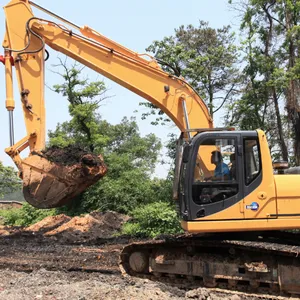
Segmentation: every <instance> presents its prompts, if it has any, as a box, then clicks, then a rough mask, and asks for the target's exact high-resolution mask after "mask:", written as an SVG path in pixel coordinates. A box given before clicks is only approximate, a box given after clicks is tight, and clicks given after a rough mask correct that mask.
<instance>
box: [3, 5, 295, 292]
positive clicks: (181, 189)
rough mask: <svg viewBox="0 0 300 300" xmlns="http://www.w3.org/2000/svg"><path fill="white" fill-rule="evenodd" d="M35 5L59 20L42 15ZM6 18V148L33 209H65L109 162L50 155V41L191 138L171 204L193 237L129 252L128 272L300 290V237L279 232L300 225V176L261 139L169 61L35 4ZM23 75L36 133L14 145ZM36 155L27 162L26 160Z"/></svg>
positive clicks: (8, 11)
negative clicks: (232, 122)
mask: <svg viewBox="0 0 300 300" xmlns="http://www.w3.org/2000/svg"><path fill="white" fill-rule="evenodd" d="M32 7H35V8H37V9H38V10H41V11H43V12H44V13H46V14H48V15H49V16H51V17H52V18H55V19H56V20H57V22H54V21H49V20H46V19H41V18H39V17H36V16H34V15H33V12H32ZM4 11H5V17H6V34H5V37H4V41H3V47H4V56H2V57H0V60H1V61H2V62H3V63H4V65H5V78H6V95H7V99H6V108H7V110H8V112H9V119H10V143H11V144H10V147H8V148H7V149H6V150H5V151H6V153H7V154H8V155H10V157H11V158H12V159H13V161H14V162H15V164H16V166H17V167H18V169H19V173H20V177H21V178H22V180H23V191H24V196H25V199H26V200H27V201H28V202H29V203H30V204H32V205H33V206H35V207H38V208H50V207H57V206H60V205H63V204H65V203H67V202H68V201H70V200H71V199H72V198H73V197H74V196H75V195H77V194H79V193H81V192H82V191H83V190H84V189H86V188H87V187H88V186H89V185H91V184H93V183H94V182H96V181H97V180H99V179H100V178H101V177H102V176H103V175H104V174H105V172H106V166H105V165H104V163H103V161H102V158H101V157H93V156H92V154H86V155H84V157H82V158H81V159H80V160H79V161H78V162H77V163H76V164H74V165H68V166H66V165H62V164H59V163H56V162H53V161H49V160H48V159H47V157H45V155H44V154H43V149H44V148H45V108H44V73H45V72H44V69H45V67H44V65H45V60H46V59H47V50H46V49H45V46H46V45H47V46H49V47H51V48H52V49H54V50H56V51H59V52H61V53H63V54H65V55H67V56H69V57H71V58H73V59H75V60H76V61H78V62H80V63H82V64H84V65H86V66H88V67H89V68H91V69H93V70H95V71H96V72H98V73H100V74H102V75H103V76H105V77H107V78H109V79H111V80H113V81H115V82H117V83H119V84H120V85H122V86H123V87H125V88H127V89H129V90H131V91H132V92H134V93H136V94H138V95H139V96H141V97H143V98H144V99H146V100H148V101H150V102H151V103H153V104H154V105H156V106H157V107H159V108H160V109H161V110H163V111H164V112H165V113H166V114H167V115H168V116H169V117H170V118H171V119H172V120H173V121H174V123H175V124H176V125H177V126H178V128H179V130H180V132H181V135H180V138H179V139H178V143H177V155H176V170H175V180H174V190H173V197H174V200H175V201H176V203H177V204H178V210H179V216H180V218H181V224H182V227H183V228H184V230H185V231H186V232H187V233H188V234H186V235H184V236H180V237H177V236H176V237H168V238H165V239H162V240H156V241H151V242H140V243H133V244H130V245H128V246H126V247H125V248H124V250H123V252H122V254H121V268H122V270H123V271H125V272H126V273H128V274H130V275H134V276H141V277H149V278H152V277H155V278H156V279H157V280H166V281H168V280H169V281H170V280H171V281H172V282H179V283H182V284H183V285H185V286H186V285H187V284H199V283H200V284H204V285H205V286H211V287H216V286H226V287H228V288H233V289H236V288H238V287H239V286H243V287H245V286H247V288H249V289H252V290H255V291H257V290H259V289H264V290H265V291H267V292H274V293H289V294H295V293H297V294H300V280H299V278H300V259H299V258H298V253H299V252H300V241H299V242H298V241H297V234H296V235H295V234H293V233H292V232H281V231H280V230H283V229H284V230H288V229H299V228H300V189H299V186H298V184H299V182H300V175H299V168H298V169H297V168H294V169H292V170H290V171H288V170H285V169H286V168H287V166H286V164H285V163H284V162H278V163H277V164H274V165H273V164H272V159H271V155H270V151H269V147H268V142H267V138H266V134H265V133H264V132H263V131H261V130H256V131H235V130H231V129H230V128H214V127H213V121H212V119H211V117H210V115H209V112H208V109H207V107H206V105H205V103H204V101H203V100H202V99H201V97H200V96H199V95H198V94H197V92H196V91H195V90H194V89H193V88H192V87H191V86H190V85H189V84H188V82H186V81H185V80H184V79H183V78H181V77H176V76H174V75H172V74H169V73H167V72H165V71H163V70H162V68H161V66H160V64H162V63H163V62H158V61H157V60H155V59H154V58H153V57H150V56H145V55H140V54H138V53H135V52H133V51H131V50H129V49H127V48H125V47H123V46H122V45H120V44H117V43H116V42H114V41H112V40H110V39H108V38H106V37H105V36H103V35H101V34H100V33H98V32H97V31H95V30H93V29H91V28H89V27H88V26H84V27H80V26H77V25H75V24H74V23H72V22H70V21H68V20H66V19H64V18H62V17H60V16H58V15H56V14H54V13H52V12H50V11H48V10H46V9H45V8H43V7H41V6H39V5H37V4H36V3H34V2H32V1H28V0H12V1H10V2H9V3H8V4H7V5H6V6H5V7H4ZM13 67H14V68H15V70H16V75H17V80H18V86H19V90H20V99H21V103H22V108H23V112H24V119H25V124H26V130H27V135H26V136H25V137H24V138H23V139H21V140H20V141H18V142H16V143H15V142H14V136H13V110H14V107H15V101H14V99H13V82H12V80H13V79H12V78H13V77H12V70H13ZM26 148H29V151H30V153H29V156H28V157H27V158H25V159H22V158H21V156H20V153H21V152H22V151H23V150H25V149H26ZM274 168H275V171H276V172H275V171H274ZM288 172H290V173H293V174H287V173H288ZM275 173H276V174H275Z"/></svg>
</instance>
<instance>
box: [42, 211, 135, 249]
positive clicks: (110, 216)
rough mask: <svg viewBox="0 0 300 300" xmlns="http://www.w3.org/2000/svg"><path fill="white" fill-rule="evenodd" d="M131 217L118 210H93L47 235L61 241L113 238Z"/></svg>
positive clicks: (79, 241)
mask: <svg viewBox="0 0 300 300" xmlns="http://www.w3.org/2000/svg"><path fill="white" fill-rule="evenodd" d="M127 220H129V217H128V216H126V215H122V214H119V213H116V212H112V211H109V212H106V213H101V212H92V213H90V214H87V215H85V216H83V217H74V218H72V219H71V220H69V221H68V222H66V223H64V224H62V225H61V226H59V227H57V228H55V229H53V230H51V231H48V232H46V233H45V236H47V237H52V238H54V239H56V240H59V241H60V242H64V243H65V242H67V243H85V242H92V241H96V240H99V239H108V238H111V237H112V236H113V235H114V234H116V233H117V232H118V231H120V229H121V226H122V224H123V223H124V222H126V221H127Z"/></svg>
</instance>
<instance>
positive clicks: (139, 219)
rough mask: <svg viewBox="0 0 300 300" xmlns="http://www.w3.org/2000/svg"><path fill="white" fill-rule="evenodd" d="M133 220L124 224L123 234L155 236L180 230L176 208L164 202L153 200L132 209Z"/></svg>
mask: <svg viewBox="0 0 300 300" xmlns="http://www.w3.org/2000/svg"><path fill="white" fill-rule="evenodd" d="M132 216H133V220H132V221H129V222H127V223H125V224H124V226H123V228H122V233H123V234H129V235H133V236H138V237H152V238H153V237H156V236H158V235H160V234H175V233H180V232H182V229H181V227H180V222H179V219H178V217H177V213H176V210H175V208H174V206H173V205H171V204H169V203H166V202H155V203H151V204H148V205H145V206H141V207H138V208H136V209H134V210H133V211H132Z"/></svg>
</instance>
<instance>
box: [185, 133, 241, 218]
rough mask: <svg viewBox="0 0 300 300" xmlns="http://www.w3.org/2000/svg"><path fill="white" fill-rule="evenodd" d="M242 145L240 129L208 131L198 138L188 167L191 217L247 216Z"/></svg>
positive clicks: (193, 144)
mask: <svg viewBox="0 0 300 300" xmlns="http://www.w3.org/2000/svg"><path fill="white" fill-rule="evenodd" d="M241 144H242V135H241V133H239V132H229V131H226V132H224V131H221V132H204V133H201V134H199V135H198V136H197V137H195V138H194V140H193V142H192V145H191V147H190V155H189V162H188V163H187V166H186V167H185V169H186V170H187V171H186V173H187V175H188V176H186V178H185V199H186V200H187V201H186V202H187V204H188V205H187V207H188V209H187V211H188V219H189V220H196V219H197V220H200V219H203V220H208V219H209V220H226V219H228V218H229V219H243V218H244V217H245V216H244V212H243V211H242V209H243V197H244V189H243V187H244V185H243V177H242V172H243V168H241V167H238V166H241V165H243V160H242V148H241ZM228 209H230V211H232V213H231V215H230V216H229V215H228V213H227V211H228Z"/></svg>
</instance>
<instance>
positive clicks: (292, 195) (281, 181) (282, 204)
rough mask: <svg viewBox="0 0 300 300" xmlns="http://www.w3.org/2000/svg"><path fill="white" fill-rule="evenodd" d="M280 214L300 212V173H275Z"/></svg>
mask: <svg viewBox="0 0 300 300" xmlns="http://www.w3.org/2000/svg"><path fill="white" fill-rule="evenodd" d="M274 177H275V183H276V189H277V206H278V214H279V215H280V214H295V213H299V212H300V186H299V185H300V175H296V174H295V175H275V176H274Z"/></svg>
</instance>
